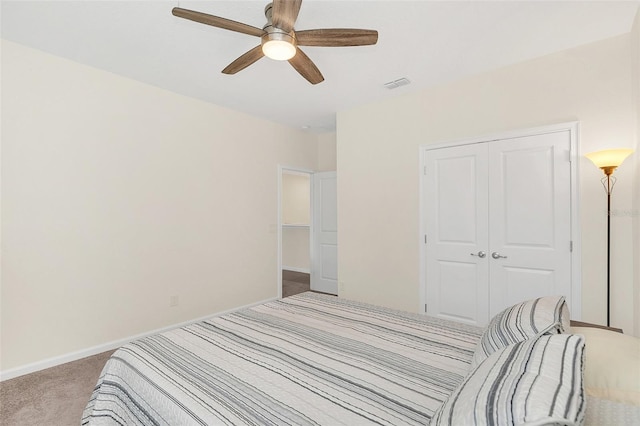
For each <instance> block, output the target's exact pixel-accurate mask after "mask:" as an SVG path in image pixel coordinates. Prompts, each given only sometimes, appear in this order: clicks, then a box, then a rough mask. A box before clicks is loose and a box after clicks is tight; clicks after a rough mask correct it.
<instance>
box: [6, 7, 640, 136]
mask: <svg viewBox="0 0 640 426" xmlns="http://www.w3.org/2000/svg"><path fill="white" fill-rule="evenodd" d="M267 3H268V0H264V1H238V0H236V1H44V2H36V1H15V2H12V1H4V0H3V1H2V10H1V14H2V16H1V18H2V37H3V38H5V39H8V40H11V41H15V42H18V43H21V44H24V45H27V46H31V47H34V48H37V49H40V50H43V51H46V52H50V53H52V54H55V55H59V56H62V57H65V58H69V59H71V60H74V61H77V62H80V63H83V64H87V65H90V66H93V67H96V68H100V69H104V70H107V71H110V72H113V73H116V74H119V75H123V76H126V77H130V78H133V79H135V80H139V81H142V82H145V83H148V84H152V85H154V86H158V87H162V88H165V89H168V90H171V91H173V92H177V93H181V94H184V95H187V96H191V97H194V98H199V99H202V100H205V101H207V102H211V103H214V104H217V105H221V106H225V107H228V108H232V109H235V110H239V111H244V112H246V113H249V114H252V115H255V116H260V117H263V118H266V119H269V120H272V121H276V122H280V123H283V124H285V125H289V126H293V127H298V128H308V129H309V131H313V132H323V131H330V130H333V129H334V128H335V115H336V112H337V111H340V110H344V109H348V108H351V107H354V106H356V105H360V104H364V103H368V102H371V101H375V100H379V99H383V98H386V97H390V96H397V95H401V94H405V93H408V92H411V91H415V90H419V89H422V88H425V87H427V86H433V85H438V84H442V83H445V82H447V81H451V80H455V79H459V78H462V77H465V76H467V75H471V74H476V73H479V72H483V71H487V70H491V69H495V68H498V67H502V66H505V65H509V64H513V63H517V62H521V61H524V60H528V59H531V58H535V57H538V56H542V55H545V54H549V53H553V52H557V51H560V50H564V49H568V48H571V47H574V46H578V45H581V44H586V43H591V42H593V41H597V40H601V39H604V38H608V37H612V36H616V35H620V34H623V33H627V32H629V31H630V30H631V26H632V24H633V20H634V16H635V14H636V13H637V11H638V7H639V5H640V1H624V2H620V1H600V2H594V1H540V0H538V1H514V0H512V1H494V2H486V1H425V0H422V1H397V0H396V1H374V0H368V1H345V0H342V1H327V0H304V1H303V4H302V9H301V11H300V15H299V18H298V21H297V23H296V29H300V30H302V29H313V28H340V27H342V28H345V27H347V28H349V27H350V28H366V29H376V30H378V32H379V41H378V44H377V45H375V46H368V47H346V48H344V47H343V48H320V47H306V48H303V50H304V51H305V53H307V55H308V56H309V57H310V58H311V59H312V60H313V61H314V62H315V64H316V65H317V66H318V68H319V69H320V71H321V72H322V73H323V75H324V77H325V81H324V82H323V83H320V84H318V85H315V86H312V85H311V84H309V83H308V82H307V81H306V80H304V79H303V78H302V77H301V76H300V75H299V74H298V73H297V72H296V71H295V70H294V69H293V68H292V67H291V66H290V65H289V64H288V63H287V62H278V61H272V60H270V59H267V58H263V59H261V60H260V61H258V62H257V63H255V64H254V65H252V66H250V67H249V68H247V69H245V70H243V71H241V72H239V73H238V74H236V75H233V76H229V75H224V74H222V73H221V72H220V71H221V70H222V69H223V68H224V67H225V66H226V65H228V64H229V63H230V62H231V61H233V60H234V59H235V58H236V57H238V56H240V55H241V54H242V53H244V52H246V51H247V50H249V49H251V48H252V47H254V46H256V45H258V44H259V42H260V40H259V39H258V38H256V37H252V36H248V35H245V34H240V33H234V32H231V31H225V30H221V29H218V28H213V27H210V26H207V25H203V24H198V23H195V22H192V21H187V20H184V19H180V18H176V17H174V16H173V15H171V9H172V8H173V7H175V6H180V7H182V8H186V9H193V10H198V11H202V12H205V13H209V14H212V15H217V16H222V17H225V18H229V19H233V20H236V21H240V22H244V23H247V24H249V25H253V26H256V27H262V26H263V25H264V23H265V18H264V12H263V10H264V6H265V5H266V4H267ZM401 77H406V78H408V79H409V80H410V81H411V84H410V85H408V86H404V87H400V88H397V89H394V90H389V89H386V88H384V86H383V84H384V83H386V82H389V81H391V80H396V79H398V78H401Z"/></svg>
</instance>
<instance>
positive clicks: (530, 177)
mask: <svg viewBox="0 0 640 426" xmlns="http://www.w3.org/2000/svg"><path fill="white" fill-rule="evenodd" d="M569 143H570V135H569V131H566V132H556V133H548V134H542V135H536V136H528V137H521V138H514V139H506V140H499V141H495V142H491V143H488V144H487V145H488V150H489V170H488V178H489V212H490V213H489V230H490V237H489V246H490V247H489V249H488V252H489V255H488V258H489V264H490V268H489V276H490V282H491V285H490V294H491V298H490V300H491V302H490V316H493V315H495V314H497V313H498V312H500V311H501V310H503V309H504V308H506V307H508V306H511V305H513V304H514V303H517V302H520V301H522V300H527V299H532V298H535V297H539V296H543V295H556V294H560V295H565V296H567V297H569V296H570V294H571V251H570V244H571V226H570V225H571V198H570V194H571V187H570V183H571V180H570V171H571V169H570V163H569V149H570V145H569Z"/></svg>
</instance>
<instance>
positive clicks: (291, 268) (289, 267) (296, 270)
mask: <svg viewBox="0 0 640 426" xmlns="http://www.w3.org/2000/svg"><path fill="white" fill-rule="evenodd" d="M282 270H283V271H292V272H302V273H304V274H310V273H311V270H309V269H305V268H296V267H295V266H283V267H282Z"/></svg>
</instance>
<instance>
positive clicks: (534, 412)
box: [430, 334, 585, 426]
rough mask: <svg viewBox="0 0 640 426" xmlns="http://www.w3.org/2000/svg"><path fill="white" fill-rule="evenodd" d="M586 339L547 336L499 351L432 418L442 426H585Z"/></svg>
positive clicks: (433, 423)
mask: <svg viewBox="0 0 640 426" xmlns="http://www.w3.org/2000/svg"><path fill="white" fill-rule="evenodd" d="M583 366H584V338H583V337H582V336H580V335H576V334H555V335H543V336H539V337H536V338H533V339H529V340H526V341H522V342H518V343H514V344H512V345H509V346H507V347H506V348H502V349H499V350H498V351H496V352H494V353H493V354H491V356H489V357H488V358H487V359H486V360H485V361H484V362H483V363H482V364H480V365H479V366H478V367H477V368H476V369H475V370H473V371H472V372H471V373H470V374H469V375H468V376H467V377H466V378H465V380H464V381H463V382H462V384H461V385H460V386H458V388H457V389H456V390H455V391H454V392H453V393H452V394H451V396H449V398H447V400H446V401H445V402H444V404H443V405H441V406H440V408H439V409H438V410H437V411H436V412H435V414H434V415H433V417H432V419H431V423H430V425H431V426H442V425H528V426H534V425H547V424H557V425H581V424H582V422H583V421H584V414H585V394H584V386H583Z"/></svg>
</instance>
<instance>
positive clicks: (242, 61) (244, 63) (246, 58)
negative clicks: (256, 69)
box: [222, 45, 264, 74]
mask: <svg viewBox="0 0 640 426" xmlns="http://www.w3.org/2000/svg"><path fill="white" fill-rule="evenodd" d="M263 56H264V53H262V46H261V45H259V46H256V47H254V48H253V49H251V50H250V51H248V52H247V53H245V54H244V55H241V56H240V57H239V58H238V59H236V60H235V61H233V62H231V63H230V64H229V65H227V67H226V68H225V69H223V70H222V73H223V74H235V73H237V72H238V71H242V70H243V69H245V68H246V67H248V66H249V65H251V64H253V63H254V62H256V61H257V60H258V59H260V58H262V57H263Z"/></svg>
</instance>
